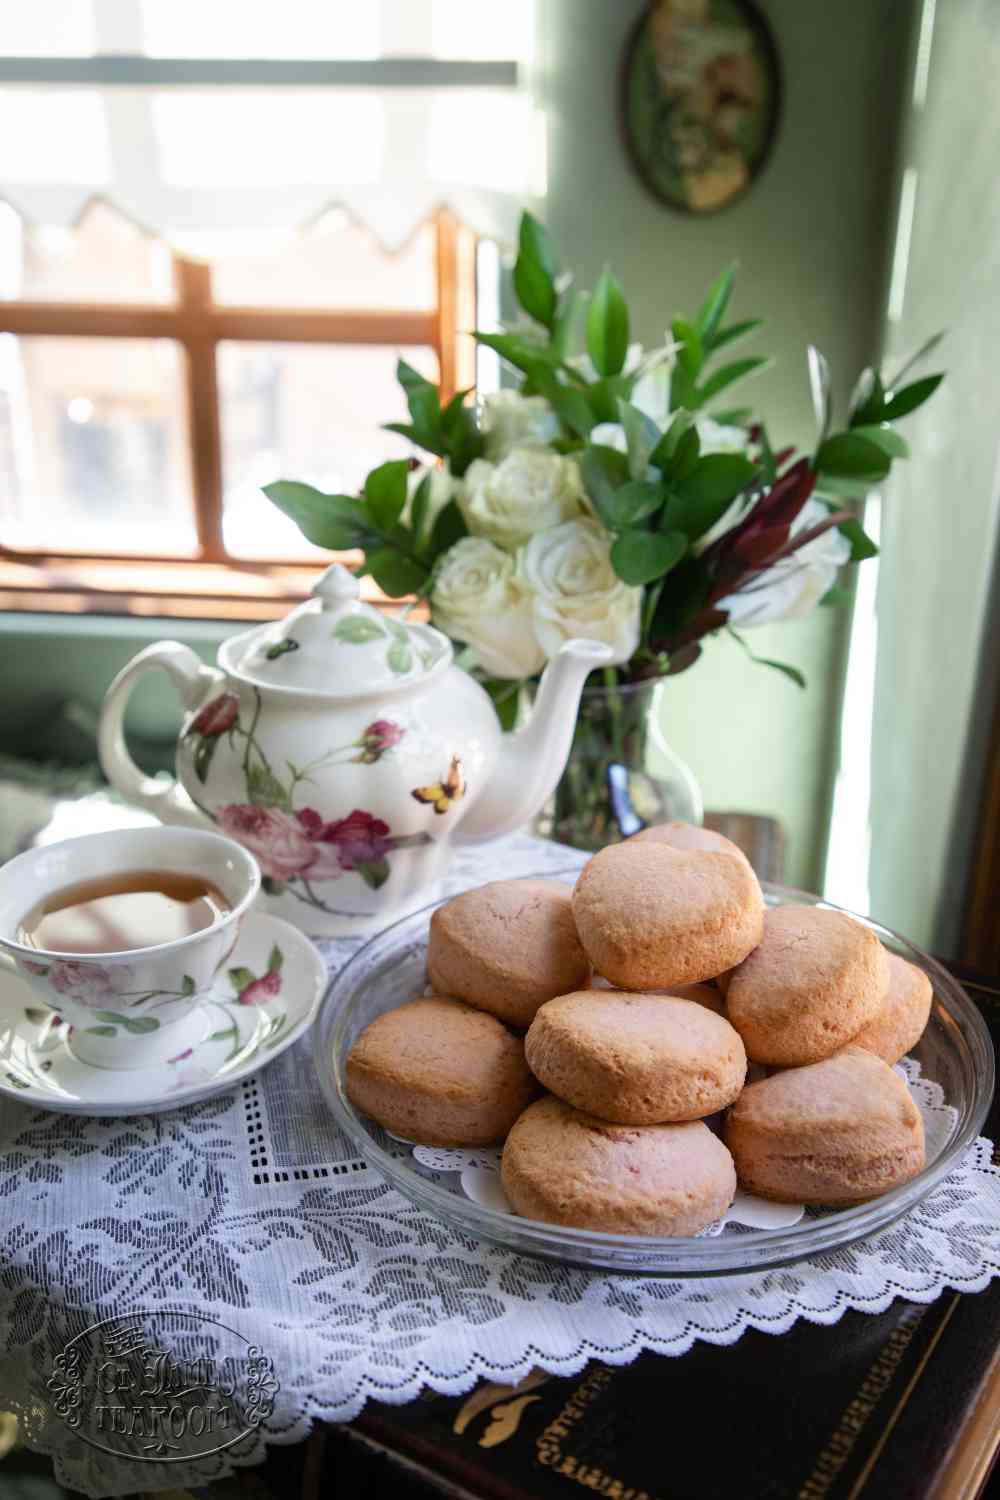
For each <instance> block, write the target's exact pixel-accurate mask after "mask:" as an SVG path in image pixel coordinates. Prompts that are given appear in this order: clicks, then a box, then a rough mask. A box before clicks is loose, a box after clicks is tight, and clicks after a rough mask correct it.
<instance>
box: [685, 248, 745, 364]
mask: <svg viewBox="0 0 1000 1500" xmlns="http://www.w3.org/2000/svg"><path fill="white" fill-rule="evenodd" d="M735 280H736V266H735V265H731V266H727V267H726V269H725V270H724V271H722V272H721V273H720V274H719V275H718V276H717V277H716V279H715V280H714V281H713V282H712V285H711V286H710V287H709V289H708V294H707V296H706V297H705V300H704V302H703V303H702V304H701V307H700V308H699V309H698V316H697V317H696V318H695V320H694V321H695V327H696V328H697V330H698V332H699V333H700V334H701V336H702V339H703V340H704V342H705V344H706V345H707V346H708V347H709V348H711V346H712V341H713V339H714V338H715V335H716V333H717V331H718V328H719V325H720V324H721V322H722V320H723V318H724V317H725V315H726V308H727V307H728V306H729V298H730V296H731V295H732V290H733V282H734V281H735Z"/></svg>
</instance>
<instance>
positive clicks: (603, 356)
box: [587, 271, 629, 375]
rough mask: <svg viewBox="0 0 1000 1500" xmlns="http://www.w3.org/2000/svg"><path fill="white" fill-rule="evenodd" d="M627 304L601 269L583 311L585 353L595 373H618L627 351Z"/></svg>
mask: <svg viewBox="0 0 1000 1500" xmlns="http://www.w3.org/2000/svg"><path fill="white" fill-rule="evenodd" d="M628 333H629V327H628V306H627V304H626V302H625V298H624V296H623V295H622V289H621V287H620V286H619V284H618V282H617V281H616V280H615V278H614V277H613V276H612V274H611V272H610V271H604V272H603V273H602V275H601V279H600V281H599V282H598V283H597V287H596V288H595V291H594V295H593V296H592V297H591V299H590V307H589V308H588V310H587V353H588V354H589V355H590V359H591V363H592V364H593V366H594V369H595V370H596V371H597V373H598V375H618V374H619V373H620V372H621V370H622V369H623V367H624V364H625V356H626V355H627V354H628Z"/></svg>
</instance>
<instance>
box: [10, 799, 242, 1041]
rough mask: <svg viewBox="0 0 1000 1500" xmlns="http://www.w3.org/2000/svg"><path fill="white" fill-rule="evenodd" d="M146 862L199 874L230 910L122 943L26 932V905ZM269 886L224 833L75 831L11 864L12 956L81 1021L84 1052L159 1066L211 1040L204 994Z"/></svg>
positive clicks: (40, 995)
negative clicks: (185, 931)
mask: <svg viewBox="0 0 1000 1500" xmlns="http://www.w3.org/2000/svg"><path fill="white" fill-rule="evenodd" d="M139 870H158V871H167V872H170V873H172V874H182V875H198V876H200V877H201V878H202V879H204V880H206V881H208V882H209V883H210V884H211V885H213V886H214V887H215V888H216V889H217V890H218V891H220V892H221V893H222V895H223V896H224V897H225V899H226V902H227V904H228V906H229V911H228V912H225V913H224V914H223V915H222V916H221V917H220V918H219V919H218V921H216V922H215V923H214V924H213V925H212V926H211V927H206V928H203V929H202V930H201V931H200V932H194V933H191V934H189V935H188V936H186V937H180V938H176V939H175V940H174V941H172V942H169V943H159V944H155V945H153V946H151V947H148V948H133V949H130V950H128V951H126V952H121V953H100V954H78V953H55V952H48V951H46V950H45V949H41V948H34V947H30V946H28V945H27V944H25V943H23V942H21V941H20V940H19V935H20V928H21V922H22V921H23V919H24V917H25V916H26V915H27V913H28V912H29V911H31V910H32V909H33V908H34V907H36V906H37V905H38V904H39V903H40V902H42V901H44V900H45V898H46V897H47V896H52V895H54V894H55V893H56V892H57V891H60V890H63V889H65V888H66V887H67V886H71V885H76V884H78V883H80V882H83V881H90V880H99V879H105V878H107V877H109V876H115V875H122V874H127V873H129V872H130V871H139ZM259 889H260V870H259V868H258V866H257V862H256V860H255V859H254V858H253V856H252V855H250V854H249V853H248V852H247V851H246V850H245V849H244V848H242V847H241V845H239V844H237V843H234V842H233V840H232V839H228V838H224V837H223V836H222V835H221V834H217V833H208V832H205V833H202V832H201V831H199V830H196V829H187V828H128V829H117V830H115V831H113V832H109V833H92V834H88V835H87V836H86V837H84V838H76V839H66V840H65V841H64V842H62V843H59V844H48V845H46V846H43V847H42V848H38V849H29V850H28V852H27V853H25V854H19V855H18V856H17V858H16V859H12V860H10V861H9V862H8V863H7V864H5V865H2V866H0V950H3V951H2V952H0V958H2V957H4V956H6V957H7V959H8V961H10V960H12V961H13V964H14V966H15V967H16V969H17V972H18V974H19V975H20V976H21V978H23V979H25V980H26V981H27V982H28V984H29V985H30V986H31V989H32V992H33V993H32V999H33V1000H36V1001H38V1002H40V1003H41V1004H42V1005H44V1006H46V1007H47V1008H48V1009H49V1010H51V1011H52V1013H53V1016H54V1017H56V1016H57V1017H59V1019H60V1022H61V1023H62V1024H65V1025H66V1026H67V1027H68V1028H69V1032H68V1035H67V1045H68V1046H69V1048H70V1050H71V1051H72V1052H73V1053H74V1055H75V1056H76V1057H78V1058H79V1059H80V1060H81V1061H82V1062H86V1063H91V1064H94V1065H96V1066H98V1067H104V1068H145V1067H153V1066H155V1065H156V1064H157V1063H160V1062H162V1061H164V1060H165V1059H166V1058H168V1057H171V1056H176V1054H177V1053H178V1052H181V1051H183V1050H184V1049H185V1048H187V1047H194V1046H197V1044H198V1043H199V1042H200V1041H202V1040H203V1037H204V1035H205V1034H206V1032H207V1031H208V1029H209V1027H210V1025H211V1021H210V1019H209V1016H208V1013H207V1012H206V1011H204V1010H203V1009H200V1008H199V1000H200V999H201V997H202V996H203V995H204V994H205V993H206V991H208V990H209V989H210V988H211V986H212V981H213V980H214V978H215V976H216V974H217V973H218V972H219V970H220V969H221V968H222V966H223V965H224V964H225V962H226V959H227V958H228V957H229V955H230V953H231V952H232V951H233V947H234V946H235V943H236V939H237V936H238V934H239V928H240V922H241V920H242V918H243V917H244V916H245V914H246V913H247V911H248V910H249V909H250V907H251V906H252V905H253V902H254V899H255V898H256V896H257V892H258V891H259Z"/></svg>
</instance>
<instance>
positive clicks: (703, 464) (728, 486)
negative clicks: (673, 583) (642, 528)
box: [666, 453, 756, 541]
mask: <svg viewBox="0 0 1000 1500" xmlns="http://www.w3.org/2000/svg"><path fill="white" fill-rule="evenodd" d="M755 472H756V471H755V469H754V466H753V464H752V463H751V462H750V460H749V459H748V458H743V457H741V456H740V455H739V454H737V453H711V454H709V456H708V457H707V458H702V459H699V461H698V463H697V465H696V466H695V467H694V468H693V469H692V470H691V472H690V474H688V476H687V477H686V478H685V479H682V480H680V481H678V482H677V483H676V485H675V487H674V492H673V494H672V495H671V497H670V500H669V501H668V503H667V513H666V518H667V525H669V526H670V527H671V528H673V529H674V530H677V531H682V532H684V534H685V536H687V537H688V539H689V540H690V541H695V540H696V539H697V538H698V537H700V536H703V535H704V534H705V532H706V531H708V530H709V528H710V527H711V526H714V525H715V523H716V521H717V520H718V519H719V517H720V516H722V515H724V514H725V512H726V510H728V508H729V506H730V505H731V504H732V502H733V501H734V500H735V499H736V496H737V495H738V494H740V492H741V491H742V490H745V489H746V487H747V485H748V484H749V483H750V481H751V480H752V479H753V476H754V473H755Z"/></svg>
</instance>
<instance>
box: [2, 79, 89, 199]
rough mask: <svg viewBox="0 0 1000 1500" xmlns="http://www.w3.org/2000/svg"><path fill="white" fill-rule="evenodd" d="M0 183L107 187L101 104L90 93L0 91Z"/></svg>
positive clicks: (55, 90)
mask: <svg viewBox="0 0 1000 1500" xmlns="http://www.w3.org/2000/svg"><path fill="white" fill-rule="evenodd" d="M0 181H2V182H65V183H73V184H79V185H80V186H94V187H99V186H101V185H102V184H105V183H108V182H110V181H111V156H110V152H109V149H108V127H107V120H106V119H105V115H104V104H103V101H102V99H101V96H100V94H99V93H98V92H97V91H96V90H95V89H29V88H24V89H22V88H8V89H4V90H2V91H0Z"/></svg>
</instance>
